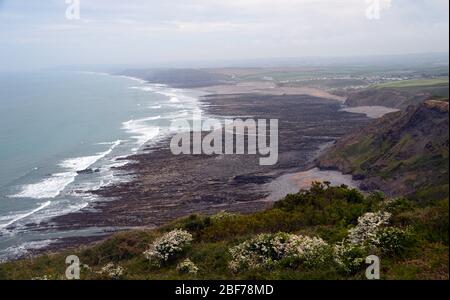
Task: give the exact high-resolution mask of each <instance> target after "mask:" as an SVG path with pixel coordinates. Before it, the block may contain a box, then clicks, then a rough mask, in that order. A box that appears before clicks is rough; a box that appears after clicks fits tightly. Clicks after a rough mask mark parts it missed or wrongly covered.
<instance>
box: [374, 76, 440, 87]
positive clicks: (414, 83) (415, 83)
mask: <svg viewBox="0 0 450 300" xmlns="http://www.w3.org/2000/svg"><path fill="white" fill-rule="evenodd" d="M433 86H436V87H438V86H448V78H436V79H421V80H404V81H394V82H387V83H382V84H378V85H375V86H372V87H374V88H411V87H415V88H420V87H433Z"/></svg>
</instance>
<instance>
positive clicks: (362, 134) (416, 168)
mask: <svg viewBox="0 0 450 300" xmlns="http://www.w3.org/2000/svg"><path fill="white" fill-rule="evenodd" d="M448 112H449V104H448V102H445V101H435V100H428V101H425V102H424V103H422V104H419V105H418V106H410V107H408V108H407V109H406V110H405V111H401V112H396V113H391V114H388V115H386V116H384V117H383V118H381V119H378V120H376V121H375V122H373V123H372V124H370V125H369V126H367V127H365V128H362V129H360V130H359V131H358V132H355V133H353V134H351V135H348V136H346V137H344V138H342V139H341V140H339V141H338V142H337V143H336V144H335V145H334V146H333V147H332V148H331V149H330V150H329V151H328V152H327V153H325V154H324V155H322V156H321V157H319V158H318V159H317V161H316V162H317V164H318V166H319V167H321V168H325V169H338V170H340V171H342V172H344V173H347V174H352V175H354V177H355V178H356V179H360V180H362V188H363V189H367V190H381V191H383V192H385V193H386V194H388V195H390V196H400V195H408V196H411V197H413V198H416V199H417V200H420V201H427V200H432V199H433V198H440V199H442V198H445V197H448V181H449V178H448V176H449V173H448V168H449V167H448V163H449V159H448V156H449V153H448V151H449V116H448Z"/></svg>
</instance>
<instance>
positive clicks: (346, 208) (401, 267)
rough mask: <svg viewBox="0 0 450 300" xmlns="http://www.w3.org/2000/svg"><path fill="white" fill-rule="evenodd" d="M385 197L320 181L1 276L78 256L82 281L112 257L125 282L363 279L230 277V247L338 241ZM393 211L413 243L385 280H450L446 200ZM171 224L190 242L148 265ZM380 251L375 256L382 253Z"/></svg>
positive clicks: (266, 272)
mask: <svg viewBox="0 0 450 300" xmlns="http://www.w3.org/2000/svg"><path fill="white" fill-rule="evenodd" d="M382 201H383V197H382V196H381V195H380V194H373V195H370V196H363V195H362V194H361V193H359V192H358V191H356V190H350V189H348V188H346V187H330V188H328V187H326V186H324V185H318V184H317V185H315V186H313V187H312V188H311V190H309V191H302V192H300V193H298V194H295V195H289V196H287V197H286V198H285V199H283V200H281V201H279V202H278V203H277V204H276V205H275V206H274V207H273V208H271V209H268V210H266V211H262V212H258V213H255V214H251V215H227V214H219V215H216V216H212V217H208V216H197V215H193V216H190V217H187V218H183V219H180V220H177V221H175V222H173V223H171V224H169V225H167V226H164V227H162V228H159V229H157V230H138V231H130V232H123V233H118V234H116V235H114V236H113V237H111V238H109V239H108V240H106V241H104V242H101V243H99V244H97V245H94V246H89V247H84V248H82V249H76V250H70V251H65V252H62V253H58V254H48V255H42V256H39V257H37V258H33V259H23V260H20V261H16V262H8V263H4V264H2V265H0V279H30V278H34V277H39V276H44V275H47V276H48V277H49V278H52V279H63V278H64V272H65V268H66V265H65V257H66V256H67V255H71V254H76V255H78V256H79V257H80V260H81V263H82V264H87V265H89V266H90V268H91V270H84V269H83V271H82V275H81V276H82V279H102V276H101V275H99V274H98V273H96V271H98V270H99V269H100V268H101V267H102V266H104V265H105V264H107V263H109V262H114V263H116V264H119V265H121V266H123V267H125V268H126V273H125V275H124V278H125V279H363V278H364V270H361V271H360V272H357V273H355V274H345V273H341V272H340V271H339V270H338V268H337V266H336V265H335V263H334V262H333V261H330V262H329V263H327V264H326V265H323V266H320V267H317V268H313V269H311V268H305V267H302V266H298V267H281V266H278V267H273V268H271V269H258V270H248V271H246V272H243V273H239V274H233V273H231V272H230V271H229V270H228V268H227V263H228V261H229V252H228V249H229V248H230V247H232V246H234V245H237V244H239V243H240V242H242V241H243V240H245V239H247V238H249V237H251V236H253V235H254V234H257V233H262V232H274V233H275V232H279V231H283V232H291V233H298V234H306V235H311V236H320V237H322V238H323V239H324V240H326V241H327V242H328V243H335V242H338V241H340V240H342V238H343V237H345V236H346V235H347V231H348V229H349V228H351V227H352V226H354V224H355V223H356V220H357V218H358V216H360V215H361V214H363V213H364V212H367V211H376V210H378V209H379V206H380V204H381V202H382ZM399 203H400V204H399V205H398V206H397V207H396V208H395V210H394V213H393V218H392V222H393V225H395V226H401V227H404V226H411V227H412V228H413V230H414V233H415V243H414V244H413V245H411V246H410V247H409V248H408V249H406V251H404V252H403V253H402V254H401V255H397V256H391V255H381V254H379V255H380V257H381V259H382V272H381V274H382V278H384V279H438V278H448V199H444V200H440V201H433V202H432V203H429V204H428V205H427V206H419V205H417V204H415V203H413V202H409V201H407V200H403V201H400V202H399ZM174 228H183V229H186V230H188V231H189V232H191V233H192V235H193V236H194V242H193V245H192V246H191V247H190V248H189V249H188V250H187V251H186V252H185V253H184V254H183V255H181V256H180V257H178V258H177V259H176V260H174V261H171V262H170V263H169V264H167V265H165V266H163V267H162V268H155V267H151V266H150V265H149V263H148V261H146V259H145V258H144V256H143V255H142V252H143V251H145V250H146V249H147V247H148V244H149V243H151V241H152V240H154V239H155V238H156V237H157V236H160V235H161V234H162V233H164V232H166V231H169V230H171V229H174ZM377 254H378V253H377ZM186 257H189V258H190V259H191V260H192V261H193V262H194V263H196V264H197V266H198V267H199V268H200V271H199V273H198V274H197V275H181V274H179V273H178V272H177V271H176V265H177V263H178V262H179V261H181V260H182V259H184V258H186Z"/></svg>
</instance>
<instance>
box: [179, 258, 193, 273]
mask: <svg viewBox="0 0 450 300" xmlns="http://www.w3.org/2000/svg"><path fill="white" fill-rule="evenodd" d="M177 270H178V272H180V273H181V274H197V272H198V267H197V266H196V265H195V264H194V263H193V262H192V261H191V260H190V259H189V258H186V259H185V260H183V261H182V262H181V263H179V264H178V266H177Z"/></svg>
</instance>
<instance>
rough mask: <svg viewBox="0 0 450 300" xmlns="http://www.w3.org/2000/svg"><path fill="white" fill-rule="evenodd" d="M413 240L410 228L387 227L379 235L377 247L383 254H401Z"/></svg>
mask: <svg viewBox="0 0 450 300" xmlns="http://www.w3.org/2000/svg"><path fill="white" fill-rule="evenodd" d="M412 240H413V239H412V233H411V230H410V229H409V228H407V229H402V228H398V227H387V228H384V229H383V230H381V231H380V232H379V233H378V235H377V238H376V245H377V246H378V247H379V248H380V249H381V251H383V253H388V254H399V253H401V252H402V251H403V250H405V249H406V248H407V247H408V246H409V245H410V244H411V243H412Z"/></svg>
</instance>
